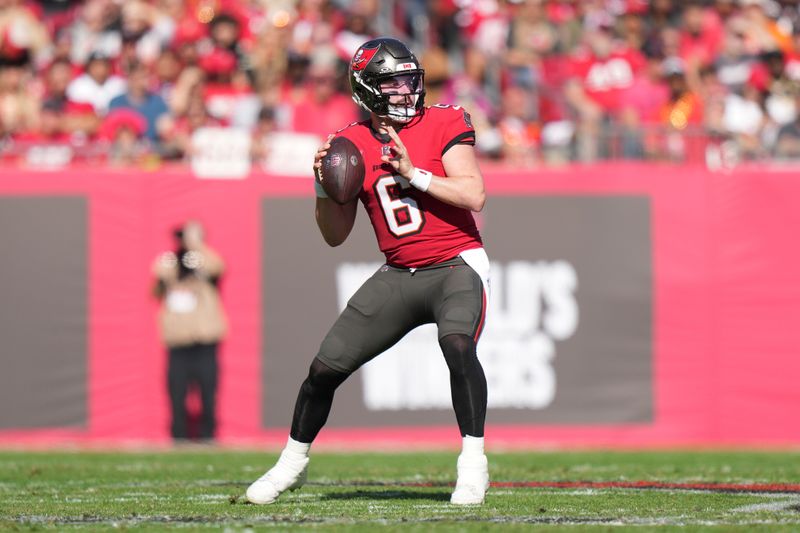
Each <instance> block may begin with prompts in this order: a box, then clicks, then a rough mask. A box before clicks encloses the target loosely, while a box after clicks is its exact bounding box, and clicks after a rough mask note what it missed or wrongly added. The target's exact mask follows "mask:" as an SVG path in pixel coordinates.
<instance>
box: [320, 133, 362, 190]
mask: <svg viewBox="0 0 800 533" xmlns="http://www.w3.org/2000/svg"><path fill="white" fill-rule="evenodd" d="M317 179H318V180H319V182H320V183H321V184H322V188H323V189H324V190H325V194H327V195H328V197H329V198H331V199H332V200H333V201H335V202H336V203H339V204H346V203H347V202H350V201H351V200H354V199H355V198H356V197H357V196H358V193H360V192H361V187H362V186H363V184H364V157H363V156H362V155H361V150H359V149H358V147H357V146H356V145H355V144H353V141H351V140H350V139H347V138H345V137H334V138H333V140H331V147H330V148H328V153H327V154H325V155H324V156H323V157H322V169H321V172H319V173H318V174H317Z"/></svg>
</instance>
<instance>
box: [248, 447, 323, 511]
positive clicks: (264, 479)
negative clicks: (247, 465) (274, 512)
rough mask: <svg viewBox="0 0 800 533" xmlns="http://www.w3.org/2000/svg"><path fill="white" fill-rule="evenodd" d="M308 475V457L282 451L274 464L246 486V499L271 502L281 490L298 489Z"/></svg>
mask: <svg viewBox="0 0 800 533" xmlns="http://www.w3.org/2000/svg"><path fill="white" fill-rule="evenodd" d="M307 477H308V457H303V456H300V455H298V454H293V453H291V452H287V451H285V450H284V451H283V453H281V456H280V457H279V458H278V462H277V463H275V466H273V467H272V468H270V469H269V470H268V471H267V473H266V474H264V475H263V476H261V477H260V478H258V479H257V480H255V481H254V482H253V483H252V484H251V485H250V486H249V487H247V493H246V496H247V501H249V502H250V503H256V504H266V503H273V502H274V501H275V500H277V499H278V496H280V495H281V493H282V492H285V491H287V490H295V489H299V488H300V487H302V486H303V483H305V482H306V478H307Z"/></svg>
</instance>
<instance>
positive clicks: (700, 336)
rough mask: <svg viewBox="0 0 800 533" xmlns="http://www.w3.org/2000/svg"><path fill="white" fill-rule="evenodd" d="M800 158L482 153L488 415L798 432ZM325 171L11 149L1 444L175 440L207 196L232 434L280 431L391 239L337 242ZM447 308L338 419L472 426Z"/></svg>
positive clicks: (360, 433)
mask: <svg viewBox="0 0 800 533" xmlns="http://www.w3.org/2000/svg"><path fill="white" fill-rule="evenodd" d="M797 177H798V172H797V171H796V170H795V171H790V170H781V169H774V168H772V169H769V168H755V167H753V168H743V169H737V170H735V171H733V172H729V173H711V172H709V171H707V170H705V169H704V168H701V167H683V166H671V165H663V166H661V165H658V166H649V165H642V164H605V165H593V166H570V167H564V168H546V169H535V170H519V169H507V168H501V167H497V168H494V167H487V169H486V183H487V191H488V194H489V199H488V202H487V207H486V209H485V210H484V211H483V212H482V213H480V214H479V215H478V222H479V225H480V226H481V230H482V234H483V235H484V238H485V240H486V248H487V251H488V253H489V255H490V257H491V259H492V261H493V282H492V283H493V287H492V300H491V301H492V303H491V305H490V308H489V312H490V316H489V320H488V321H487V324H486V329H485V331H484V335H483V338H482V340H481V344H480V346H479V350H480V356H481V359H482V361H483V363H484V367H485V368H486V373H487V377H488V379H489V383H490V410H489V429H488V431H489V433H488V435H489V437H490V439H492V440H493V442H494V444H496V445H498V446H499V445H505V446H511V447H513V446H519V447H529V446H534V447H545V446H565V447H583V446H588V447H640V446H642V447H655V446H676V445H677V446H684V445H685V446H719V445H723V446H725V445H731V446H740V445H744V446H761V445H764V446H785V445H796V444H798V443H800V387H798V386H797V376H800V357H799V356H800V327H798V324H799V323H800V322H799V320H798V319H800V283H799V282H798V276H800V251H798V246H797V244H796V242H797V238H796V233H797V228H800V210H799V209H797V206H798V205H800V180H798V179H797ZM313 205H314V202H313V193H312V188H311V187H310V181H309V180H308V179H301V178H291V177H281V176H267V175H263V174H257V173H255V174H252V175H250V176H249V177H248V178H247V179H243V180H199V179H196V178H194V177H193V176H192V175H191V173H190V171H189V170H188V169H185V168H165V169H160V170H158V171H155V172H148V171H144V170H122V169H107V168H91V167H89V168H78V167H74V168H70V169H68V170H57V171H52V172H41V171H28V170H18V169H10V168H5V169H3V172H2V175H1V176H0V249H2V250H3V256H4V259H3V267H2V275H0V289H1V290H0V294H2V295H3V298H2V299H1V300H0V316H2V319H1V320H0V339H3V341H2V348H0V364H1V365H2V368H3V371H2V373H1V375H0V445H19V444H25V445H28V444H32V445H35V444H44V445H50V444H59V443H67V442H77V443H85V444H106V443H108V444H118V443H126V442H144V443H166V442H168V402H167V395H166V385H165V371H166V367H165V363H166V357H165V354H164V350H163V347H162V346H161V343H160V341H159V339H158V334H157V328H156V319H155V317H156V311H157V302H156V301H155V299H154V298H153V297H152V295H151V288H152V283H153V280H152V276H151V267H152V263H153V261H154V259H155V257H156V256H157V255H158V254H159V253H160V252H162V251H165V250H168V249H170V248H171V247H172V243H171V230H172V228H174V227H175V226H177V225H179V224H180V223H181V222H183V221H185V220H186V219H188V218H196V219H199V220H200V221H202V222H203V223H204V225H205V226H206V228H207V234H208V241H209V243H210V244H211V245H212V246H214V247H215V248H216V249H217V250H218V251H219V252H220V253H221V255H222V256H223V257H224V258H225V260H226V263H227V265H228V270H227V272H226V275H225V277H224V278H223V281H222V285H221V290H222V297H223V301H224V304H225V307H226V310H227V313H228V315H229V319H230V322H231V334H230V336H229V338H228V339H227V340H226V341H225V342H224V344H223V345H222V348H221V352H220V360H221V370H220V378H221V381H220V394H219V401H218V416H219V438H220V441H221V442H223V443H230V444H256V445H264V444H266V445H269V444H275V445H278V444H280V443H282V442H283V441H284V439H285V435H286V432H287V428H288V424H289V422H290V416H291V409H292V406H293V403H294V399H295V395H296V390H297V386H298V385H299V384H300V382H301V381H302V379H303V377H304V374H305V372H306V369H307V367H308V364H309V363H310V361H311V358H312V357H313V355H314V352H315V350H316V348H317V346H318V343H319V341H320V340H321V339H322V337H323V335H324V334H325V332H326V330H327V327H328V326H329V325H330V324H331V322H332V321H333V319H334V318H335V316H336V313H337V312H338V310H339V309H340V308H341V307H342V306H343V305H344V304H345V303H346V301H347V298H348V296H349V294H350V293H352V291H353V290H354V289H355V288H356V287H357V286H358V284H359V283H360V281H361V280H362V279H364V277H365V276H367V275H369V274H370V273H371V272H372V271H373V270H374V268H376V267H377V266H378V265H380V261H381V256H380V254H379V252H378V250H377V247H376V245H375V243H374V237H373V235H372V230H371V228H370V226H369V224H368V222H367V219H366V216H365V214H364V212H363V211H361V212H360V214H359V216H358V220H357V225H356V228H355V230H354V233H353V235H352V236H351V238H350V239H349V241H348V242H347V243H345V245H343V246H341V247H338V248H335V249H330V248H328V247H327V246H326V245H325V244H324V243H323V241H322V239H321V237H319V235H318V233H317V230H316V228H315V224H314V221H313ZM435 349H436V347H435V331H433V330H432V329H431V328H422V329H420V330H418V331H416V332H414V333H413V334H412V335H410V336H409V337H408V338H407V339H404V341H402V342H401V343H400V344H398V346H396V347H395V348H393V349H392V351H391V352H390V353H388V354H386V355H385V356H383V357H381V358H378V359H376V361H375V362H374V363H373V364H370V365H369V366H368V367H365V368H364V369H362V371H361V372H359V374H357V375H356V376H354V377H353V378H351V380H349V381H348V382H347V383H346V384H345V386H344V387H343V388H342V389H341V390H340V391H339V393H337V401H336V403H335V404H334V411H333V413H332V415H331V419H330V423H329V426H328V427H327V428H326V429H325V430H324V431H323V433H322V434H321V436H320V443H321V444H325V445H330V446H339V445H343V446H361V445H363V446H375V445H376V444H378V445H381V446H382V445H389V444H388V443H391V445H393V446H401V447H406V446H415V445H416V446H423V447H425V446H456V445H457V444H458V441H459V435H458V434H457V429H456V426H455V421H454V416H453V415H452V413H451V410H450V408H449V406H448V402H449V390H448V385H447V381H446V371H445V369H444V363H443V362H442V361H441V357H440V356H439V355H438V354H437V353H436V351H435Z"/></svg>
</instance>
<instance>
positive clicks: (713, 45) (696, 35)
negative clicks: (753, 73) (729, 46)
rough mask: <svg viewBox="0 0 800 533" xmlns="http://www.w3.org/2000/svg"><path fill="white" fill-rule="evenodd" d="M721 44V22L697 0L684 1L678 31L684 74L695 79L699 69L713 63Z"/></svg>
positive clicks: (714, 13)
mask: <svg viewBox="0 0 800 533" xmlns="http://www.w3.org/2000/svg"><path fill="white" fill-rule="evenodd" d="M721 44H722V22H721V21H720V18H719V16H718V15H717V14H716V12H715V11H713V10H712V9H708V8H706V7H705V6H704V5H703V4H702V3H700V2H699V0H691V1H689V2H687V3H686V5H685V6H684V10H683V24H682V27H681V32H680V57H681V59H683V62H684V65H685V68H686V69H687V72H686V74H687V75H688V76H690V78H691V79H694V80H696V79H697V76H698V73H699V70H700V68H701V67H703V66H705V65H709V64H711V63H713V61H714V58H715V57H716V55H717V54H718V53H719V49H720V47H721Z"/></svg>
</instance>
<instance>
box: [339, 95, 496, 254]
mask: <svg viewBox="0 0 800 533" xmlns="http://www.w3.org/2000/svg"><path fill="white" fill-rule="evenodd" d="M337 135H339V136H344V137H347V138H348V139H350V140H351V141H353V142H354V143H355V145H356V146H358V147H359V149H360V150H361V153H362V154H363V155H364V167H365V169H366V175H365V177H364V186H363V188H362V190H361V193H360V194H359V198H360V199H361V202H362V203H363V204H364V207H365V208H366V210H367V213H368V214H369V219H370V222H372V227H373V228H374V230H375V236H376V237H377V238H378V246H379V247H380V249H381V251H382V252H383V253H384V255H385V256H386V262H387V263H388V264H390V265H396V266H404V267H412V268H413V267H421V266H426V265H431V264H434V263H438V262H441V261H446V260H448V259H452V258H453V257H456V256H457V255H458V254H459V253H461V252H463V251H464V250H469V249H471V248H478V247H480V246H482V242H481V237H480V234H479V233H478V228H477V227H476V225H475V219H474V218H473V217H472V212H470V211H469V210H468V209H464V208H460V207H455V206H453V205H450V204H447V203H444V202H442V201H440V200H437V199H436V198H434V197H433V196H431V195H429V194H427V193H424V192H422V191H420V190H418V189H415V188H414V187H412V186H411V185H409V184H408V180H406V179H405V178H403V177H401V176H399V175H398V174H395V173H394V169H393V168H392V166H391V165H388V164H386V163H384V162H383V161H381V156H382V155H384V154H386V153H389V152H388V150H389V147H390V146H392V145H393V142H392V140H391V139H389V136H388V135H387V136H385V137H382V136H381V135H380V134H379V133H378V132H377V131H375V130H373V129H372V127H371V125H370V121H368V120H367V121H364V122H357V123H354V124H351V125H349V126H347V127H346V128H343V129H342V130H340V131H339V132H338V133H337ZM398 135H399V136H400V139H401V140H402V141H403V144H404V145H405V147H406V149H407V150H408V154H409V156H410V157H411V162H412V163H413V164H414V166H416V167H419V168H421V169H424V170H427V171H429V172H432V173H433V174H434V175H436V176H445V172H444V167H443V166H442V155H444V153H445V152H447V150H449V149H450V148H452V147H453V146H454V145H456V144H475V130H474V129H473V127H472V123H471V122H470V118H469V114H468V113H467V112H466V111H465V110H464V109H463V108H461V107H459V106H443V105H434V106H431V107H426V108H425V110H424V112H423V113H422V115H421V116H420V117H419V118H417V119H415V120H413V121H412V122H410V123H409V124H407V125H405V126H404V127H403V128H401V129H400V130H399V131H398ZM445 177H446V176H445Z"/></svg>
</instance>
